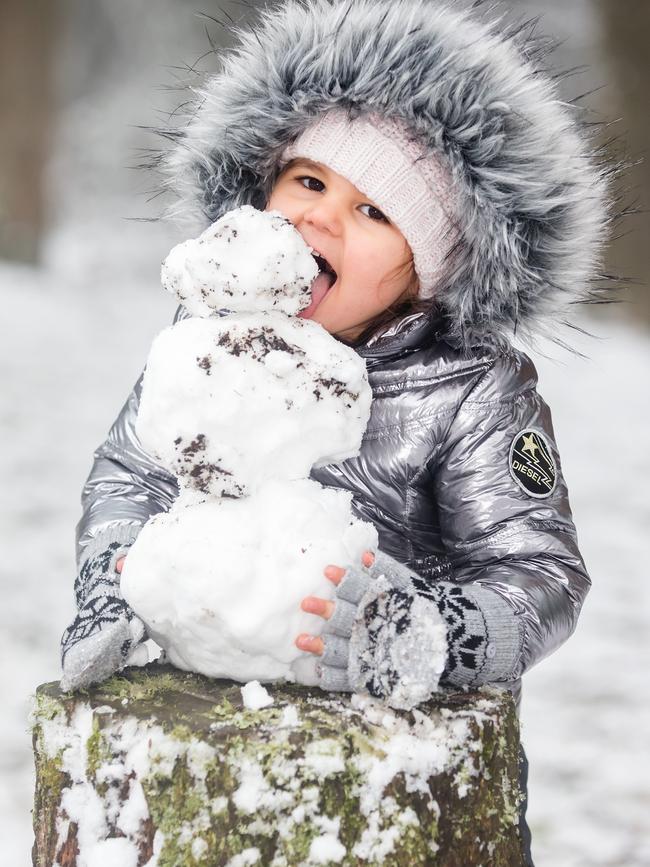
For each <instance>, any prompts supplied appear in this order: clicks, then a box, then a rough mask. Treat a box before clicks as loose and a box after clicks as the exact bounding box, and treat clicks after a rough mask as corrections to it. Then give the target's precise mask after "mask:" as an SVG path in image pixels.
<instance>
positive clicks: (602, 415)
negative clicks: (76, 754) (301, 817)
mask: <svg viewBox="0 0 650 867" xmlns="http://www.w3.org/2000/svg"><path fill="white" fill-rule="evenodd" d="M139 231H140V232H141V233H142V234H143V237H144V233H145V231H146V230H144V229H140V230H139ZM75 243H78V239H75ZM64 253H65V251H63V252H62V253H61V257H62V258H63V259H68V258H70V259H73V257H71V256H67V255H64ZM75 261H76V260H75ZM117 264H118V265H119V267H120V268H122V263H121V260H120V261H119V262H118V263H117ZM0 301H1V303H2V309H3V315H4V316H5V317H6V321H7V322H9V323H12V327H11V328H6V329H5V330H4V332H3V340H2V341H1V342H0V373H1V375H2V382H3V395H4V401H3V403H2V415H1V417H0V425H1V429H2V436H3V442H4V443H5V444H6V449H5V451H4V452H3V456H4V462H3V467H2V468H3V479H4V481H5V484H4V489H3V496H2V498H1V502H0V508H1V509H2V516H1V518H2V525H3V527H4V529H5V534H6V538H7V539H10V540H11V544H7V545H6V546H4V548H3V559H2V567H1V568H2V571H3V575H2V586H3V587H5V588H8V591H7V592H6V593H5V596H4V597H3V605H2V606H1V607H0V624H1V628H0V656H1V657H2V659H3V660H5V667H4V677H5V690H6V691H5V695H4V713H3V715H2V717H1V719H0V743H2V754H1V756H0V780H1V781H2V782H1V783H0V834H1V835H2V840H3V850H4V851H3V856H4V857H5V859H6V861H7V863H11V864H12V865H16V867H26V865H28V864H29V863H30V847H31V842H32V839H33V837H32V830H31V816H30V809H31V805H32V796H33V766H32V751H31V742H30V736H29V732H28V725H27V722H26V715H27V707H28V703H29V696H30V693H31V692H32V691H33V690H34V688H35V686H36V685H37V684H38V683H41V682H43V681H46V680H54V679H57V678H58V676H59V664H58V641H59V637H60V633H61V632H62V630H63V628H64V626H65V625H67V623H68V622H69V620H70V619H71V617H72V611H73V596H72V581H73V577H74V538H73V535H74V524H75V522H76V520H77V519H78V515H79V505H78V501H79V493H80V490H81V486H82V484H83V480H84V478H85V476H86V474H87V472H88V469H89V467H90V462H91V456H92V450H93V449H94V448H95V447H96V446H97V445H98V444H99V443H100V442H101V441H102V439H103V438H104V436H105V434H106V431H107V429H108V427H109V425H110V424H111V422H112V420H113V418H114V416H115V414H116V413H117V411H118V410H119V408H120V406H121V404H122V403H123V401H124V400H125V398H126V395H127V393H128V390H129V389H130V388H131V387H132V385H133V383H134V382H135V380H136V378H137V376H138V374H139V372H140V371H141V369H142V366H143V364H144V361H145V359H146V352H147V347H148V346H149V344H150V342H151V340H152V338H153V337H154V335H155V334H156V332H158V331H159V330H160V329H161V328H163V327H164V326H166V325H168V324H169V323H170V322H171V319H172V315H173V311H174V309H175V305H174V303H173V302H172V300H171V298H169V297H167V296H166V295H165V293H163V292H162V291H161V290H160V286H159V284H158V275H157V273H155V268H152V273H151V275H150V279H149V281H148V282H147V281H143V280H142V279H140V280H139V282H133V281H131V282H130V281H129V275H128V270H127V269H123V270H122V271H121V272H120V277H119V279H117V278H115V277H114V272H112V271H111V270H110V268H108V267H107V266H106V265H105V264H104V266H103V267H102V268H101V269H97V270H96V272H95V273H94V274H93V278H92V283H91V282H90V279H89V282H88V284H86V283H85V282H79V281H78V280H77V281H75V280H73V279H72V278H71V277H69V276H68V275H67V274H65V273H60V272H58V271H52V270H48V269H43V270H38V269H31V268H23V267H14V266H9V265H6V264H5V265H2V266H1V267H0ZM579 324H582V325H583V327H586V328H587V329H589V330H593V331H595V332H596V333H597V334H599V335H601V336H602V339H601V340H599V341H595V340H587V339H585V338H583V339H582V340H581V341H580V343H579V344H578V346H579V348H581V349H582V351H583V352H586V353H588V354H589V355H590V358H589V360H587V361H582V360H580V359H575V358H567V359H565V360H564V361H563V362H562V363H560V362H557V361H549V360H546V359H544V358H542V357H541V356H540V355H539V354H538V353H537V354H534V355H533V356H532V357H533V360H534V361H535V363H536V365H537V368H538V371H539V374H540V386H539V388H540V393H541V394H542V396H543V397H544V398H545V400H546V401H547V402H548V403H549V405H550V407H551V410H552V414H553V423H554V427H555V431H556V437H557V442H558V447H559V450H560V454H561V457H562V468H563V472H564V475H565V478H566V480H567V483H568V486H569V491H570V494H571V503H572V508H573V513H574V518H575V521H576V525H577V527H578V536H579V540H580V547H581V550H582V553H583V555H584V557H585V560H586V563H587V566H588V568H589V570H590V574H591V577H592V580H593V588H592V590H591V592H590V594H589V595H588V597H587V600H586V602H585V605H584V608H583V611H582V613H581V616H580V620H579V623H578V627H577V630H576V632H575V634H574V635H573V636H572V637H571V638H570V640H569V641H568V642H567V643H566V644H565V645H564V646H563V647H562V648H560V649H559V650H558V651H557V652H556V653H554V654H552V655H551V656H550V657H548V658H547V659H545V660H543V662H542V664H540V665H539V666H537V667H535V668H534V669H533V670H532V671H531V672H529V673H528V674H526V676H525V677H524V683H523V704H522V735H523V742H524V745H525V748H526V752H527V754H528V757H529V760H530V785H529V798H530V801H529V822H530V825H531V828H532V833H533V856H534V858H535V863H536V864H537V867H586V865H589V867H618V865H621V864H624V865H625V867H644V865H646V864H648V863H649V862H650V847H649V844H648V839H647V806H648V803H649V801H650V784H649V783H648V780H647V775H646V774H645V764H644V761H643V757H644V755H645V754H646V751H647V748H646V744H645V740H646V733H647V731H649V730H650V703H649V702H648V697H647V690H645V689H643V687H642V685H643V684H644V683H646V682H647V671H648V668H649V667H650V658H649V656H650V652H649V647H648V640H647V634H648V618H647V611H648V610H650V599H649V598H648V593H649V592H650V590H649V588H648V583H647V581H646V574H645V573H646V567H645V563H646V552H645V547H644V545H645V539H646V537H647V526H648V505H647V503H648V501H647V494H646V487H647V478H648V475H649V472H648V471H649V470H650V467H649V461H650V455H649V453H648V451H647V447H646V442H647V430H648V429H649V428H650V417H649V416H650V412H649V407H648V401H647V399H646V397H645V395H646V394H647V378H648V372H649V370H650V336H649V335H648V333H647V331H646V330H645V329H644V328H643V327H642V326H641V325H634V324H629V323H626V322H624V321H618V320H617V319H616V318H615V311H613V309H612V308H609V309H608V310H605V311H603V313H602V316H601V318H600V319H599V320H593V319H591V320H590V319H584V318H583V319H581V320H579ZM548 351H549V352H553V353H555V352H556V351H555V350H548ZM36 542H38V544H36ZM251 863H254V862H251Z"/></svg>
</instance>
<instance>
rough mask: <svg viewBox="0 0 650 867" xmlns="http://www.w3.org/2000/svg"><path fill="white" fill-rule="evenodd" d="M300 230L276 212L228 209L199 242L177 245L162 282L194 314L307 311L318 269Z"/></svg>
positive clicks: (166, 262) (167, 259)
mask: <svg viewBox="0 0 650 867" xmlns="http://www.w3.org/2000/svg"><path fill="white" fill-rule="evenodd" d="M311 253H312V248H311V247H308V246H306V245H305V242H304V241H303V239H302V236H301V235H300V233H299V232H298V230H297V229H296V228H295V227H294V226H293V224H292V223H290V222H289V221H288V220H287V219H286V217H284V216H283V215H282V214H281V213H280V212H279V211H266V212H262V211H259V210H257V209H256V208H253V207H252V206H251V205H244V206H242V207H241V208H237V209H236V210H233V211H230V212H229V213H227V214H225V215H224V216H223V217H221V219H219V220H217V221H216V222H215V223H213V224H212V225H211V226H209V227H208V228H207V229H206V230H205V231H204V232H202V233H201V235H199V237H198V238H191V239H190V240H188V241H184V242H183V243H181V244H177V245H176V246H175V247H174V248H173V249H172V251H171V253H170V254H169V255H168V256H167V258H166V259H165V261H164V262H163V264H162V270H161V279H162V284H163V286H164V287H165V289H167V291H168V292H171V293H172V294H173V295H175V296H176V297H177V298H178V300H179V302H180V303H181V304H182V305H183V306H184V307H185V308H186V309H187V310H188V311H189V312H190V313H191V314H192V316H210V315H211V314H213V313H214V312H215V311H218V310H221V309H222V308H224V307H227V308H228V309H229V310H230V312H233V313H234V312H237V311H239V312H251V311H257V312H263V313H266V312H268V311H269V310H276V311H279V312H281V313H285V314H286V315H288V316H293V315H295V314H296V313H298V312H299V311H300V310H304V309H305V308H307V307H308V305H309V303H310V301H311V291H310V290H311V286H312V284H313V282H314V279H315V278H316V276H317V274H318V266H317V265H316V261H315V259H314V258H313V256H312V255H311Z"/></svg>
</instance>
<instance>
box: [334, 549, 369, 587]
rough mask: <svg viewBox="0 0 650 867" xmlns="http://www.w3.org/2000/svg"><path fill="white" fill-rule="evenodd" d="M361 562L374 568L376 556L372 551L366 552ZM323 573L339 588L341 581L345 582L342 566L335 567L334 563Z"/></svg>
mask: <svg viewBox="0 0 650 867" xmlns="http://www.w3.org/2000/svg"><path fill="white" fill-rule="evenodd" d="M361 562H362V563H363V565H364V566H372V564H373V563H374V562H375V555H374V554H373V553H372V551H366V552H365V553H364V554H363V556H362V557H361ZM323 572H324V574H325V577H326V578H329V580H330V581H331V582H332V583H333V584H336V586H337V587H338V585H339V584H340V583H341V581H342V580H343V576H344V575H345V569H343V568H341V566H334V564H332V563H330V565H329V566H326V567H325V569H323Z"/></svg>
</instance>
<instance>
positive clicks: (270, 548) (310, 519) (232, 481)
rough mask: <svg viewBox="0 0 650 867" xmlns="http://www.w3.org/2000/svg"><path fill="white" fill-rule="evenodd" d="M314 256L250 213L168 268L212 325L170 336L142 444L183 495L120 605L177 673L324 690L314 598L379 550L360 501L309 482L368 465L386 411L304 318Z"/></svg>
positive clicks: (138, 549) (353, 363) (334, 345)
mask: <svg viewBox="0 0 650 867" xmlns="http://www.w3.org/2000/svg"><path fill="white" fill-rule="evenodd" d="M311 254H312V251H311V249H310V248H309V247H308V246H307V245H306V244H305V243H304V242H303V240H302V238H301V237H300V235H299V233H298V232H297V231H296V230H295V228H294V227H293V226H292V225H291V224H290V223H289V222H288V221H286V220H285V219H284V218H283V217H282V216H281V215H280V214H278V213H277V212H260V211H256V210H255V209H253V208H250V207H243V208H239V209H237V210H236V211H231V212H230V213H229V214H226V215H225V216H224V217H222V218H221V220H218V221H217V222H216V223H214V224H213V225H212V226H211V227H210V228H209V229H208V230H206V232H204V233H203V235H201V236H200V238H198V239H194V240H192V241H189V242H185V244H181V245H179V246H178V247H176V248H174V250H172V252H171V253H170V256H169V257H168V258H167V260H165V263H163V269H162V274H163V283H164V285H165V287H166V288H167V289H169V290H170V291H173V292H174V293H175V294H176V295H177V297H179V299H180V300H182V303H183V304H184V305H185V306H186V307H187V309H188V310H189V311H190V312H194V313H196V314H198V315H197V316H196V317H195V318H190V319H185V320H181V321H180V322H178V323H176V324H175V325H173V326H171V327H170V328H167V329H165V330H164V331H163V332H161V334H160V335H158V337H157V338H156V339H155V340H154V343H153V345H152V348H151V352H150V354H149V357H148V360H147V366H146V370H145V376H144V380H143V386H142V396H141V403H140V410H139V413H138V419H137V423H136V433H137V435H138V437H139V439H140V441H141V443H142V446H143V448H145V449H146V450H147V451H149V452H150V453H151V454H152V455H153V456H154V457H155V458H156V460H157V461H158V462H160V463H161V464H162V465H163V466H165V467H166V468H167V469H168V470H169V471H171V472H173V473H174V474H175V475H176V477H177V479H178V483H179V489H180V493H179V496H178V498H177V499H176V501H175V502H174V504H173V506H172V508H171V509H170V510H169V512H166V513H162V514H158V515H155V516H154V517H152V518H151V519H150V520H149V521H148V522H147V524H146V525H145V526H144V527H143V529H142V531H141V533H140V535H139V536H138V538H137V540H136V542H135V543H134V545H133V546H132V548H131V550H130V551H129V554H128V556H127V558H126V561H125V564H124V569H123V572H122V591H123V594H124V596H125V598H126V600H127V601H128V602H129V604H130V605H131V607H132V608H133V609H134V611H135V612H136V613H137V614H138V615H139V616H140V617H141V618H142V619H143V620H144V622H145V624H146V625H147V629H148V632H149V634H150V635H151V637H152V638H154V639H155V640H156V641H157V642H158V644H160V646H161V647H162V648H163V649H164V650H165V651H166V653H167V656H168V658H169V660H170V661H171V662H172V663H173V664H175V665H177V666H178V667H179V668H183V669H187V670H192V671H198V672H201V673H203V674H206V675H208V676H213V677H228V678H232V679H234V680H239V681H242V682H244V681H249V680H253V679H256V680H260V681H270V680H277V679H282V678H284V679H286V680H298V681H300V682H303V683H314V682H315V681H316V678H315V671H314V669H315V662H316V659H315V657H314V656H313V655H311V654H305V653H304V652H303V651H300V650H299V649H298V648H297V647H296V646H295V643H294V640H295V637H296V636H297V635H298V634H299V633H300V632H309V633H310V634H312V635H317V634H319V632H320V631H321V630H322V627H323V625H324V621H323V619H322V618H320V617H317V616H316V615H313V614H309V613H307V612H304V611H302V609H301V608H300V602H301V600H302V599H303V598H304V597H305V596H308V595H314V596H319V597H321V598H332V597H333V595H334V587H333V585H332V584H331V582H329V581H328V580H327V579H326V578H325V576H324V575H323V569H324V568H325V566H326V565H327V564H329V563H338V564H342V565H345V564H347V563H352V562H355V563H358V562H360V560H361V556H362V554H363V552H364V551H366V550H373V549H375V548H376V547H377V532H376V530H375V528H374V526H373V525H372V524H369V523H367V522H364V521H360V520H358V519H357V518H355V517H354V515H353V512H352V495H351V494H350V493H349V492H347V491H344V490H340V489H336V490H334V489H329V488H324V487H323V486H321V485H320V484H318V483H317V482H314V481H311V480H310V479H309V473H310V471H311V469H312V467H314V466H319V465H324V464H329V463H335V462H339V461H343V460H345V459H346V458H349V457H352V456H355V455H357V454H358V453H359V448H360V445H361V439H362V436H363V432H364V430H365V427H366V424H367V421H368V417H369V414H370V403H371V391H370V387H369V385H368V381H367V375H366V369H365V364H364V362H363V360H362V359H361V358H360V357H359V356H358V355H357V354H356V353H355V352H354V350H352V349H351V348H350V347H347V346H345V345H344V344H342V343H340V342H339V341H337V340H335V339H334V338H333V337H332V336H331V335H329V334H328V333H327V332H326V331H325V329H323V328H322V327H321V326H320V325H318V324H317V323H314V322H311V321H310V320H308V319H300V318H297V317H296V316H295V313H296V312H297V311H299V310H300V309H302V308H304V307H306V306H307V305H308V303H309V300H310V297H311V292H310V289H311V287H312V286H313V285H314V284H315V282H316V280H317V279H318V278H319V275H318V268H317V266H316V263H315V261H314V258H313V257H312V255H311ZM255 260H257V264H255ZM243 262H245V266H246V269H245V275H246V276H245V285H244V286H243V288H241V289H238V288H237V283H236V281H237V279H240V278H239V277H238V275H239V274H240V272H242V271H244V268H243V266H242V263H243ZM217 264H218V267H216V265H217ZM233 275H235V276H233Z"/></svg>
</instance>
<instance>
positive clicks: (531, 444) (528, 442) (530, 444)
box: [521, 433, 539, 458]
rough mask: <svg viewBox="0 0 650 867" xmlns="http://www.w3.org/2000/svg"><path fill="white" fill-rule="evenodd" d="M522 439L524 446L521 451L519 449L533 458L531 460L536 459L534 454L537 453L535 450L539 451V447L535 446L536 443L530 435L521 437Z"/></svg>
mask: <svg viewBox="0 0 650 867" xmlns="http://www.w3.org/2000/svg"><path fill="white" fill-rule="evenodd" d="M522 439H523V441H524V445H523V446H522V449H521V450H522V452H530V454H531V455H532V456H533V458H536V457H537V455H536V454H535V452H536V451H537V449H539V446H538V445H537V443H536V442H535V440H534V439H533V435H532V433H531V434H528V436H526V435H524V436H523V437H522Z"/></svg>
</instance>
